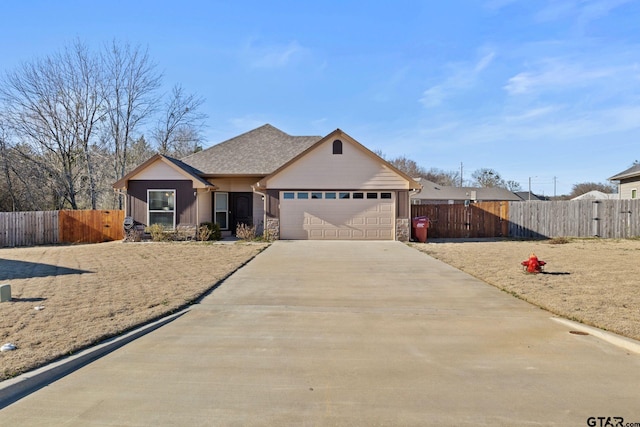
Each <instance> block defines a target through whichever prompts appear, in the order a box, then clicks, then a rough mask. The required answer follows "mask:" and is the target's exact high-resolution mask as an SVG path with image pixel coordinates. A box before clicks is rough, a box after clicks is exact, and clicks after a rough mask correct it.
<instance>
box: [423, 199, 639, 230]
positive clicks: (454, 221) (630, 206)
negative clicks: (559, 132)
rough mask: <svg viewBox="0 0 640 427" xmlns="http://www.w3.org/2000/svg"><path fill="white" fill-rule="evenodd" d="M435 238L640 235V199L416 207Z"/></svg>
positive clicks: (482, 203)
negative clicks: (426, 218) (428, 220)
mask: <svg viewBox="0 0 640 427" xmlns="http://www.w3.org/2000/svg"><path fill="white" fill-rule="evenodd" d="M411 215H412V217H416V216H427V217H428V218H429V219H430V224H429V229H428V237H431V238H476V237H512V238H548V237H594V236H597V237H604V238H618V239H625V238H631V237H639V236H640V200H569V201H554V202H550V201H531V202H529V201H525V202H481V203H474V204H471V205H469V206H465V205H463V204H455V205H448V204H441V205H412V206H411Z"/></svg>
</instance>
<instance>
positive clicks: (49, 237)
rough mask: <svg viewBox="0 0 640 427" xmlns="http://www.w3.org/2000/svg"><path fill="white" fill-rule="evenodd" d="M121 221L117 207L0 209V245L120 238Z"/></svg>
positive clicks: (85, 241) (88, 241) (103, 240)
mask: <svg viewBox="0 0 640 427" xmlns="http://www.w3.org/2000/svg"><path fill="white" fill-rule="evenodd" d="M123 221H124V211H120V210H111V211H107V210H95V211H94V210H86V211H70V210H64V211H41V212H0V247H6V246H10V247H13V246H36V245H49V244H57V243H99V242H107V241H111V240H120V239H123V238H124V231H123V228H122V223H123Z"/></svg>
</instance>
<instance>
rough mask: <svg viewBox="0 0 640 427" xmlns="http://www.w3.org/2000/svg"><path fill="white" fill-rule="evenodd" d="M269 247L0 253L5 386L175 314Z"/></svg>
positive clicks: (0, 372)
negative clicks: (7, 347) (5, 294)
mask: <svg viewBox="0 0 640 427" xmlns="http://www.w3.org/2000/svg"><path fill="white" fill-rule="evenodd" d="M266 246H267V245H266V244H254V243H235V244H226V243H225V244H222V243H215V244H211V243H205V242H184V243H122V242H110V243H101V244H97V245H76V246H45V247H29V248H3V249H0V284H10V285H11V296H12V301H10V302H3V303H1V304H0V346H1V345H3V344H5V343H9V342H10V343H12V344H15V345H16V346H17V350H14V351H5V352H2V353H0V381H2V380H5V379H7V378H10V377H13V376H15V375H19V374H21V373H23V372H26V371H29V370H32V369H34V368H36V367H39V366H42V365H44V364H46V363H48V362H51V361H54V360H56V359H59V358H60V357H63V356H66V355H69V354H72V353H74V352H77V351H79V350H82V349H84V348H86V347H89V346H91V345H93V344H96V343H98V342H100V341H102V340H104V339H106V338H108V337H112V336H115V335H118V334H121V333H122V332H124V331H127V330H130V329H132V328H135V327H136V326H140V325H142V324H145V323H147V322H149V321H151V320H154V319H157V318H159V317H162V316H163V315H166V314H169V313H172V312H175V311H177V310H178V309H180V308H182V307H184V306H186V305H188V304H190V303H192V302H193V301H195V300H197V299H198V298H199V297H200V296H202V295H203V294H205V293H206V292H207V291H209V290H210V289H211V288H212V287H214V286H215V285H216V284H217V283H218V282H220V281H221V280H223V279H224V278H225V277H227V276H228V275H229V274H231V273H232V272H234V271H235V270H236V269H238V268H239V267H240V266H242V265H243V264H244V263H246V262H247V261H249V260H250V259H251V258H253V257H254V256H255V255H257V254H258V253H259V252H260V251H262V250H263V249H264V248H265V247H266Z"/></svg>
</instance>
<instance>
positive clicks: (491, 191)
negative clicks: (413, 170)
mask: <svg viewBox="0 0 640 427" xmlns="http://www.w3.org/2000/svg"><path fill="white" fill-rule="evenodd" d="M418 182H420V184H422V191H420V193H418V194H415V195H413V196H411V198H413V199H422V200H472V199H473V197H472V196H473V194H474V193H475V200H478V201H483V200H484V201H520V200H521V199H520V198H519V197H518V196H517V195H515V194H514V193H512V192H511V191H509V190H507V189H505V188H498V187H491V188H483V187H478V188H475V187H446V186H442V185H438V184H436V183H435V182H431V181H428V180H426V179H421V180H419V181H418Z"/></svg>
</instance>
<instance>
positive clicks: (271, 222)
mask: <svg viewBox="0 0 640 427" xmlns="http://www.w3.org/2000/svg"><path fill="white" fill-rule="evenodd" d="M264 233H265V237H266V238H267V239H268V240H280V219H279V218H267V224H266V226H265V228H264Z"/></svg>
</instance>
